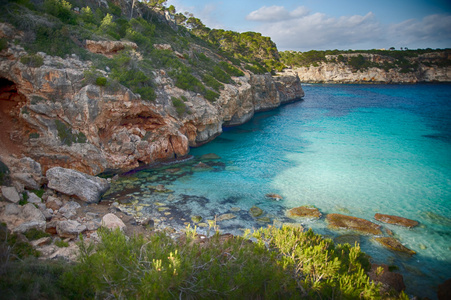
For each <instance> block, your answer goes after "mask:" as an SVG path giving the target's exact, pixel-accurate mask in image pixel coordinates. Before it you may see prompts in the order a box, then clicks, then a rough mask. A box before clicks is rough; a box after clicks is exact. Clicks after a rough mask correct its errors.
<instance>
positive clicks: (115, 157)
mask: <svg viewBox="0 0 451 300" xmlns="http://www.w3.org/2000/svg"><path fill="white" fill-rule="evenodd" d="M26 55H27V53H26V52H25V51H24V50H23V49H22V48H21V47H20V46H15V45H13V44H12V43H9V45H8V48H7V49H4V50H3V51H1V52H0V126H1V127H2V128H3V129H2V133H1V134H0V144H1V145H2V146H1V147H0V148H1V149H0V157H1V159H2V160H3V161H4V162H5V163H7V162H8V161H11V159H8V157H9V158H11V155H13V156H15V157H16V158H21V157H22V156H28V157H31V158H33V159H34V160H36V161H37V162H39V163H40V164H41V166H42V168H43V172H44V173H45V171H46V170H47V169H49V168H52V167H55V166H60V167H65V168H71V169H76V170H79V171H81V172H84V173H88V174H98V173H100V172H103V171H105V170H107V169H131V168H135V167H138V166H139V165H140V164H150V163H152V162H156V161H163V160H167V159H171V158H177V157H183V156H185V155H187V154H188V152H189V147H190V146H199V145H202V144H203V143H206V142H209V141H211V140H212V139H214V138H215V137H216V136H217V135H219V134H220V133H221V132H222V126H223V125H227V126H232V125H238V124H242V123H244V122H246V121H248V120H249V119H250V118H251V117H252V116H253V114H254V113H255V112H256V111H259V110H264V109H271V108H274V107H277V106H279V105H280V104H281V103H284V102H287V101H293V100H295V99H300V98H301V97H302V96H303V95H304V93H303V91H302V88H301V85H300V81H299V79H298V78H297V77H296V76H281V77H276V78H273V77H271V76H270V75H269V74H268V75H249V76H243V77H239V78H234V80H235V82H236V83H235V84H228V85H225V88H224V90H223V91H222V92H221V95H220V98H219V99H218V100H217V101H216V102H214V103H210V102H208V101H207V100H205V99H204V98H203V97H202V96H201V95H198V94H195V93H193V92H187V91H184V90H181V89H178V88H177V87H175V86H174V83H173V82H172V79H170V78H169V77H167V76H166V74H165V71H164V70H160V71H158V72H156V74H155V82H156V85H157V88H156V93H157V99H156V100H155V101H154V102H148V101H144V100H142V99H141V98H140V96H139V95H137V94H134V93H133V92H131V91H130V90H129V89H127V88H125V87H123V86H120V85H118V86H116V87H100V86H96V85H91V84H85V83H84V71H85V70H87V69H89V67H90V63H89V62H83V61H80V60H79V59H78V58H77V57H75V56H74V57H70V58H67V59H65V60H63V59H61V58H59V57H50V56H48V55H46V54H45V53H38V54H37V55H38V56H40V57H42V60H43V64H42V65H41V66H39V67H38V66H29V65H26V64H23V63H22V62H21V57H24V56H26ZM182 95H183V96H184V97H186V99H187V101H186V102H185V105H186V108H187V111H186V113H184V114H182V115H179V114H178V113H177V112H176V110H175V108H174V106H173V105H172V102H171V97H180V96H182Z"/></svg>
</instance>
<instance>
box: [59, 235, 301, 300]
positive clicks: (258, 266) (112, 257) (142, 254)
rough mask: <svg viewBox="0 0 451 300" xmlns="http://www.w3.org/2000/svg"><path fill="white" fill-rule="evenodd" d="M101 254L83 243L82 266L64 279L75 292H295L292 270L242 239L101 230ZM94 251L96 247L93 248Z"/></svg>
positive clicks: (186, 295)
mask: <svg viewBox="0 0 451 300" xmlns="http://www.w3.org/2000/svg"><path fill="white" fill-rule="evenodd" d="M100 236H101V238H102V242H101V243H100V244H99V245H97V246H96V249H95V253H92V251H89V249H87V246H82V251H83V249H86V251H84V252H82V254H81V257H80V264H78V265H77V266H75V268H74V269H73V270H71V271H69V272H67V273H66V274H65V276H64V280H65V282H66V283H68V284H67V285H68V286H71V287H73V289H72V290H71V291H69V294H71V295H74V296H75V297H76V298H85V297H86V293H89V292H90V293H91V295H92V294H94V293H95V295H97V297H100V298H106V297H110V296H114V297H119V295H120V297H121V298H141V299H172V298H179V297H180V298H182V299H193V298H196V299H204V298H205V299H206V298H212V297H213V298H217V299H224V298H227V299H257V298H261V297H263V296H264V298H267V299H273V298H289V297H290V296H295V293H296V288H295V283H294V281H293V279H292V278H291V277H290V273H289V272H288V271H287V270H285V268H284V267H282V266H280V265H279V264H278V263H277V261H276V260H275V258H274V255H272V254H271V253H270V252H268V251H266V249H265V247H264V246H261V245H257V244H254V243H249V242H247V241H245V240H244V239H242V238H239V237H235V238H231V239H225V240H223V239H221V238H220V236H219V235H217V236H214V237H212V238H211V239H210V240H209V241H208V244H204V245H201V244H199V243H198V242H196V240H195V239H194V238H193V235H187V236H186V237H185V238H183V239H180V240H178V241H176V242H174V240H172V239H171V238H170V237H169V236H167V235H165V234H163V233H155V234H153V235H152V236H150V237H149V240H146V239H144V238H143V237H142V236H135V237H132V238H130V239H129V240H128V241H127V239H126V238H125V236H124V235H123V234H122V233H121V232H120V231H114V232H109V231H106V230H102V231H101V232H100ZM91 250H92V249H91Z"/></svg>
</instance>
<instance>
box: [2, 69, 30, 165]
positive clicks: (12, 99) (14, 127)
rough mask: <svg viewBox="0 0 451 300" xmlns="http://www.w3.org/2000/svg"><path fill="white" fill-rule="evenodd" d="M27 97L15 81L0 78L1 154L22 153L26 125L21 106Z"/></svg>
mask: <svg viewBox="0 0 451 300" xmlns="http://www.w3.org/2000/svg"><path fill="white" fill-rule="evenodd" d="M25 102H26V98H25V96H24V95H22V94H21V93H20V92H18V90H17V86H16V84H15V83H14V82H12V81H10V80H8V79H6V78H0V155H1V156H3V155H8V154H12V153H15V154H20V153H22V152H23V150H24V149H23V147H21V144H22V141H23V132H24V129H25V128H24V126H23V124H21V123H23V122H21V120H20V118H19V115H20V108H21V107H22V106H23V105H24V103H25Z"/></svg>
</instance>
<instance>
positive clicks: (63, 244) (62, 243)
mask: <svg viewBox="0 0 451 300" xmlns="http://www.w3.org/2000/svg"><path fill="white" fill-rule="evenodd" d="M55 246H57V247H59V248H65V247H69V243H68V242H65V241H63V240H57V241H55Z"/></svg>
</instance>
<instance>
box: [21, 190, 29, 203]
mask: <svg viewBox="0 0 451 300" xmlns="http://www.w3.org/2000/svg"><path fill="white" fill-rule="evenodd" d="M27 203H28V194H27V193H25V192H23V193H22V199H20V200H19V205H25V204H27Z"/></svg>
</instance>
